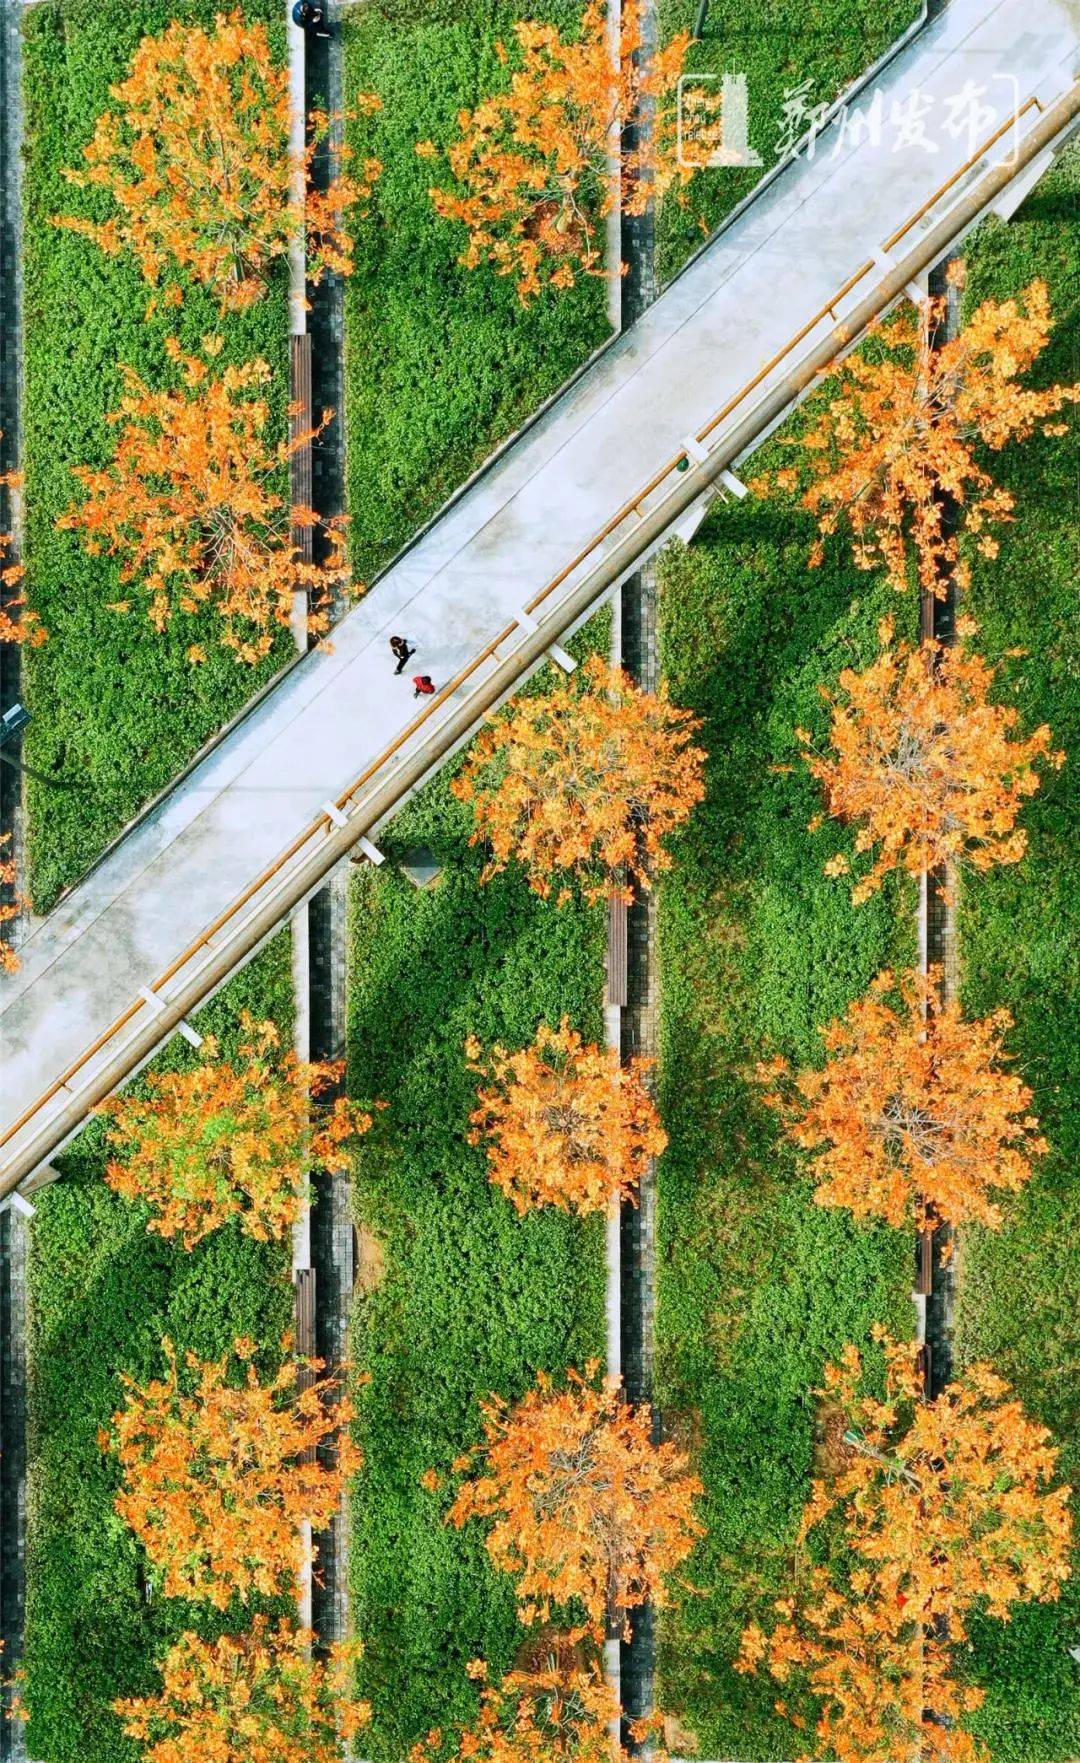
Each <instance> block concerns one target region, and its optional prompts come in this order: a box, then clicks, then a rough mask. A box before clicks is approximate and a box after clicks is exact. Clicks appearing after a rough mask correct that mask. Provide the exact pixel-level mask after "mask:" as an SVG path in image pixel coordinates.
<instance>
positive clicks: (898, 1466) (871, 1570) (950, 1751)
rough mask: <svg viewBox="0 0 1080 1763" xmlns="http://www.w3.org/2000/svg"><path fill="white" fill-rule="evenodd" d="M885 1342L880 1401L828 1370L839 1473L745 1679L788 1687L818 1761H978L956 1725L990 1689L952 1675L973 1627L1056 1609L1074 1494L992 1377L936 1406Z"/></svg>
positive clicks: (855, 1381) (784, 1709)
mask: <svg viewBox="0 0 1080 1763" xmlns="http://www.w3.org/2000/svg"><path fill="white" fill-rule="evenodd" d="M874 1333H875V1337H876V1338H877V1340H878V1341H879V1342H880V1344H881V1346H882V1349H883V1351H884V1354H885V1361H886V1392H885V1399H884V1400H878V1399H877V1398H876V1397H874V1396H872V1395H870V1394H868V1393H867V1391H866V1388H865V1379H864V1372H863V1361H862V1355H861V1354H860V1352H859V1351H858V1349H857V1348H855V1347H853V1346H849V1347H847V1348H845V1350H844V1354H843V1358H842V1361H841V1363H840V1365H839V1366H830V1367H829V1368H828V1369H827V1371H826V1374H825V1388H824V1390H823V1391H820V1392H819V1394H821V1395H822V1396H824V1398H825V1399H826V1402H827V1403H828V1405H829V1408H830V1409H831V1410H832V1411H833V1412H834V1414H835V1416H836V1427H835V1430H836V1433H837V1437H836V1440H835V1447H836V1448H835V1449H834V1451H833V1453H832V1455H833V1456H834V1457H836V1458H837V1459H838V1461H837V1463H836V1466H835V1467H834V1468H833V1469H832V1470H831V1471H830V1473H829V1474H828V1475H827V1476H825V1477H822V1478H821V1479H818V1480H815V1481H814V1483H813V1487H812V1490H811V1495H810V1499H809V1501H808V1502H807V1505H806V1509H805V1511H804V1513H803V1517H802V1523H801V1525H800V1528H799V1533H798V1549H799V1553H798V1563H797V1568H796V1582H795V1585H794V1588H793V1590H792V1591H791V1592H790V1593H789V1594H787V1595H786V1596H785V1597H783V1598H780V1599H779V1600H777V1602H776V1605H775V1615H776V1619H775V1620H774V1621H772V1622H771V1623H770V1624H769V1625H768V1627H765V1626H763V1625H761V1624H758V1623H752V1624H750V1626H749V1627H748V1628H747V1629H746V1631H745V1633H744V1634H743V1638H742V1645H741V1650H740V1654H739V1658H738V1660H737V1662H736V1670H739V1671H756V1670H758V1669H759V1668H762V1667H764V1668H765V1669H766V1670H768V1671H769V1672H770V1673H771V1674H772V1676H773V1677H774V1678H775V1679H776V1680H777V1682H778V1683H780V1684H781V1685H782V1686H783V1688H784V1691H785V1694H784V1699H783V1700H782V1701H781V1702H778V1704H777V1707H778V1709H779V1710H780V1712H781V1713H785V1714H787V1715H788V1716H789V1717H790V1718H791V1719H792V1721H793V1724H795V1725H796V1726H797V1727H798V1728H799V1729H800V1730H807V1732H808V1736H811V1737H812V1740H813V1752H812V1755H814V1756H818V1757H822V1758H829V1759H836V1760H837V1763H897V1759H898V1758H902V1757H907V1756H911V1755H922V1756H926V1757H929V1758H932V1759H935V1760H938V1759H940V1760H942V1763H944V1759H946V1758H947V1759H950V1760H951V1763H972V1760H974V1759H977V1758H983V1757H984V1756H985V1753H984V1752H983V1751H982V1749H981V1747H979V1746H977V1745H976V1744H975V1743H974V1741H973V1739H972V1738H971V1735H970V1733H968V1732H967V1731H966V1730H965V1729H964V1727H963V1724H962V1723H963V1721H964V1718H965V1716H966V1715H968V1714H970V1713H972V1712H973V1711H974V1710H975V1709H976V1708H977V1707H978V1706H979V1705H980V1703H981V1701H982V1699H983V1692H982V1691H981V1690H979V1689H975V1688H973V1687H971V1686H968V1685H964V1684H962V1683H958V1682H957V1681H955V1678H954V1675H953V1673H954V1656H955V1653H956V1650H957V1648H959V1647H961V1646H962V1645H963V1643H964V1642H965V1641H966V1639H967V1628H966V1621H967V1618H968V1616H969V1615H970V1613H971V1612H972V1611H973V1610H975V1609H979V1610H981V1611H983V1612H984V1613H985V1614H986V1615H988V1616H990V1617H993V1618H998V1619H1000V1620H1003V1621H1007V1620H1008V1618H1009V1615H1010V1613H1011V1611H1012V1608H1013V1606H1014V1605H1015V1604H1017V1603H1023V1602H1029V1601H1032V1600H1036V1601H1040V1602H1049V1601H1052V1600H1054V1599H1056V1598H1058V1597H1059V1596H1060V1593H1061V1587H1062V1584H1063V1583H1064V1581H1065V1580H1066V1579H1067V1578H1068V1575H1069V1572H1070V1566H1069V1555H1070V1542H1071V1518H1070V1514H1069V1497H1070V1494H1071V1489H1069V1488H1067V1487H1055V1486H1054V1485H1053V1483H1054V1481H1055V1478H1056V1473H1057V1459H1058V1451H1057V1448H1056V1447H1055V1446H1054V1445H1053V1444H1052V1442H1051V1438H1050V1434H1049V1432H1048V1430H1047V1428H1046V1427H1044V1426H1039V1425H1038V1424H1036V1422H1034V1421H1033V1420H1031V1419H1029V1417H1028V1416H1027V1415H1026V1414H1025V1412H1024V1410H1023V1408H1022V1406H1021V1404H1020V1403H1019V1402H1018V1401H1017V1400H1016V1399H1015V1397H1013V1396H1012V1394H1011V1392H1010V1390H1009V1387H1008V1385H1007V1384H1006V1383H1005V1382H1004V1381H1003V1380H1002V1379H1001V1378H1000V1377H998V1376H997V1375H996V1373H995V1372H993V1371H992V1370H991V1369H990V1367H989V1366H987V1365H981V1364H979V1365H971V1366H969V1367H968V1368H967V1370H966V1371H965V1372H964V1373H963V1375H962V1376H961V1377H959V1378H958V1379H957V1380H956V1381H955V1382H954V1383H952V1384H950V1385H949V1386H948V1387H947V1388H946V1389H945V1391H944V1392H943V1393H942V1394H941V1395H940V1396H939V1397H937V1399H936V1400H935V1401H932V1402H925V1401H922V1400H919V1399H918V1397H919V1395H920V1381H919V1371H918V1368H917V1354H916V1349H915V1348H914V1347H913V1346H912V1345H910V1344H903V1343H901V1344H897V1343H895V1342H892V1341H890V1339H889V1338H888V1335H887V1334H886V1332H885V1331H884V1330H883V1329H882V1328H880V1327H878V1328H876V1329H875V1331H874ZM841 1427H843V1428H844V1430H843V1435H842V1439H841V1438H840V1437H839V1429H840V1428H841ZM811 1542H812V1544H813V1546H808V1545H810V1544H811ZM799 1684H802V1685H805V1686H806V1687H807V1688H808V1689H809V1690H810V1691H811V1692H812V1694H813V1696H814V1698H815V1699H816V1701H817V1703H818V1705H819V1708H820V1714H819V1717H818V1719H817V1722H816V1724H815V1725H814V1726H813V1727H812V1728H811V1729H807V1725H806V1720H805V1717H804V1716H803V1715H801V1714H799V1712H798V1710H797V1709H793V1708H792V1707H791V1704H790V1700H789V1695H790V1690H791V1689H792V1688H793V1687H794V1686H796V1685H799ZM954 1723H957V1724H954Z"/></svg>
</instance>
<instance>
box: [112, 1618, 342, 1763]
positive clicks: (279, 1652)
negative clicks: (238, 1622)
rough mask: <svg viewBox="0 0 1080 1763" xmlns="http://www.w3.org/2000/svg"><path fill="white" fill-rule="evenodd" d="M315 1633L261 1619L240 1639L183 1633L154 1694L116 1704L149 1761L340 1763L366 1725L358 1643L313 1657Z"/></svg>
mask: <svg viewBox="0 0 1080 1763" xmlns="http://www.w3.org/2000/svg"><path fill="white" fill-rule="evenodd" d="M313 1638H314V1637H313V1635H312V1634H311V1631H310V1630H309V1629H303V1628H296V1627H294V1625H293V1624H292V1623H291V1622H289V1621H287V1620H286V1619H285V1618H282V1620H281V1621H280V1622H279V1623H278V1624H277V1625H276V1626H273V1625H271V1622H270V1619H269V1617H267V1616H256V1617H255V1618H254V1621H253V1622H252V1625H251V1628H250V1629H249V1630H248V1631H247V1632H246V1633H244V1634H240V1635H228V1634H226V1635H222V1636H221V1638H220V1639H219V1640H216V1641H206V1640H203V1639H201V1638H200V1636H199V1635H196V1634H191V1633H186V1634H183V1635H181V1637H180V1639H179V1640H178V1641H177V1642H176V1643H175V1644H174V1645H173V1646H172V1647H170V1649H169V1651H168V1653H167V1654H166V1656H165V1661H164V1663H163V1665H162V1667H161V1674H162V1688H161V1690H160V1692H159V1693H158V1694H157V1695H154V1696H133V1697H131V1698H129V1699H127V1700H124V1701H118V1702H114V1703H113V1707H114V1708H115V1710H116V1712H117V1714H119V1715H120V1717H121V1719H122V1720H123V1723H124V1730H125V1731H126V1733H127V1735H128V1737H129V1738H132V1739H135V1740H140V1741H142V1742H143V1743H144V1744H145V1746H146V1749H145V1751H144V1753H143V1755H144V1757H145V1759H146V1763H203V1760H204V1759H205V1760H206V1763H210V1760H211V1759H212V1760H213V1763H340V1758H341V1745H342V1744H343V1743H345V1742H347V1741H348V1740H349V1739H351V1738H354V1737H355V1736H356V1734H357V1733H358V1732H360V1731H361V1730H362V1728H363V1727H364V1726H365V1725H366V1724H367V1721H368V1720H369V1718H370V1709H369V1708H368V1706H367V1704H366V1703H364V1702H358V1701H356V1699H355V1692H354V1685H353V1680H354V1675H355V1670H356V1661H357V1659H358V1657H359V1653H360V1649H359V1647H358V1646H357V1644H356V1643H355V1642H350V1643H346V1644H345V1645H339V1646H335V1647H332V1648H331V1649H330V1655H329V1658H328V1659H327V1660H326V1661H323V1660H319V1659H313V1658H312V1657H311V1655H310V1647H311V1643H312V1640H313Z"/></svg>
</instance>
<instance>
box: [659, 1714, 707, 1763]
mask: <svg viewBox="0 0 1080 1763" xmlns="http://www.w3.org/2000/svg"><path fill="white" fill-rule="evenodd" d="M664 1749H665V1751H666V1752H667V1754H668V1756H669V1757H696V1756H697V1754H698V1751H699V1749H700V1745H699V1742H698V1736H697V1733H696V1732H693V1731H691V1729H690V1727H688V1726H684V1725H683V1723H682V1721H681V1720H678V1719H676V1717H675V1715H674V1714H665V1715H664Z"/></svg>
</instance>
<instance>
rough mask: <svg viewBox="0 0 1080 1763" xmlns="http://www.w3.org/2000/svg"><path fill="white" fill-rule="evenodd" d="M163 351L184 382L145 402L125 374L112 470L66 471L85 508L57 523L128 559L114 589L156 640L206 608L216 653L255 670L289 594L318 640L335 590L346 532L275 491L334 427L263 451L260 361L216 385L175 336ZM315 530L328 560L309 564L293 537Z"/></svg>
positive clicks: (215, 346)
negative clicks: (131, 601)
mask: <svg viewBox="0 0 1080 1763" xmlns="http://www.w3.org/2000/svg"><path fill="white" fill-rule="evenodd" d="M166 347H167V348H168V350H169V353H170V355H171V356H172V358H173V359H174V360H175V361H176V362H177V363H178V364H179V366H180V368H181V371H182V376H183V383H182V385H180V386H179V387H177V388H175V389H173V390H170V391H157V392H156V391H152V390H151V389H150V387H149V386H147V385H145V384H144V382H143V381H142V380H141V379H140V378H139V376H138V374H137V373H135V371H134V369H132V368H130V367H124V368H122V369H121V372H122V373H123V376H124V384H125V393H124V397H123V399H122V400H121V403H120V407H119V409H118V410H115V411H113V412H112V414H111V416H110V418H109V420H110V422H112V423H113V424H114V425H115V426H116V428H117V443H116V452H115V454H114V457H113V460H112V462H111V464H109V465H108V466H106V467H105V469H104V470H103V471H95V470H93V469H92V468H91V467H90V466H85V465H80V466H75V467H74V468H73V470H74V475H75V477H77V478H78V480H79V482H80V483H81V485H82V487H83V490H84V492H85V495H84V500H83V501H82V503H81V504H79V505H77V506H75V507H72V508H71V509H69V511H68V512H67V514H65V515H63V516H62V517H61V519H60V520H59V521H58V522H57V525H58V526H59V527H61V528H69V529H71V530H72V531H76V532H81V533H82V534H83V543H84V545H85V547H86V550H87V551H88V552H89V553H90V554H91V555H92V556H96V555H98V554H99V553H101V552H105V553H106V554H107V555H109V556H110V557H122V558H123V560H124V561H123V567H122V569H121V572H120V579H121V581H122V582H125V583H126V582H138V583H139V584H140V587H141V588H142V589H143V591H144V592H145V593H146V594H147V596H148V599H149V604H148V607H147V612H148V616H149V618H150V622H151V624H153V625H154V627H155V629H157V630H163V629H164V628H165V626H166V625H167V624H168V623H169V621H170V620H171V619H172V617H173V615H174V613H175V612H177V611H181V612H195V611H197V610H198V608H199V607H201V606H204V605H210V606H212V607H213V609H214V610H215V611H216V612H217V614H218V615H219V617H220V619H221V642H222V644H223V645H224V646H225V647H226V648H229V649H232V650H233V651H234V653H235V654H236V656H237V659H238V660H240V661H245V662H252V663H253V662H256V661H259V660H261V659H262V658H263V656H265V655H266V654H267V653H268V651H269V649H270V644H271V641H272V634H271V627H272V626H273V625H279V626H284V627H288V624H289V620H290V618H291V615H292V606H293V595H294V593H295V592H297V591H298V590H301V591H304V592H306V593H307V594H308V596H309V598H310V601H311V606H312V610H311V612H310V614H309V620H308V622H309V627H310V629H311V630H313V631H315V632H320V631H323V630H325V629H326V627H327V624H328V618H327V613H326V602H327V600H328V598H329V595H330V592H331V590H332V589H333V588H334V587H335V586H337V585H339V584H341V583H343V582H344V581H345V580H346V579H347V569H346V562H345V542H344V533H343V531H342V526H343V523H342V522H341V521H338V520H334V521H330V522H326V523H320V522H318V520H317V517H316V516H315V514H314V513H313V512H312V510H311V509H310V508H292V509H290V507H289V502H288V497H287V495H285V494H282V490H283V489H284V488H285V487H286V485H287V481H288V479H287V474H288V467H289V460H290V459H291V457H292V455H293V454H294V453H295V452H296V451H297V449H298V448H300V447H302V446H304V445H305V444H306V443H307V442H308V441H309V440H311V439H312V437H313V435H314V434H315V433H321V428H322V427H324V426H325V423H326V422H327V421H329V420H330V416H329V415H328V416H327V417H326V418H324V422H323V424H322V425H321V426H320V429H319V430H311V429H307V430H305V431H304V432H303V433H301V434H297V435H294V436H293V438H292V439H291V440H288V441H279V442H277V443H275V444H271V443H270V442H268V441H267V439H266V434H265V431H266V425H267V422H268V421H269V417H270V409H269V404H268V402H267V398H266V394H265V387H266V385H267V383H268V382H269V379H270V369H269V367H268V366H267V364H266V362H265V361H258V360H256V361H250V362H248V363H247V364H246V365H245V366H243V367H227V368H225V369H224V371H223V372H222V373H221V374H220V375H218V376H217V377H212V376H210V375H209V373H208V369H207V366H206V363H205V362H203V361H200V360H198V359H197V358H196V357H194V356H190V355H185V354H183V353H182V351H181V350H180V347H179V345H178V344H177V343H176V342H175V340H174V339H172V338H170V339H169V342H168V344H167V345H166ZM220 347H221V341H220V338H216V339H215V338H207V339H206V340H205V342H204V348H205V350H206V351H207V353H208V354H216V353H218V351H219V350H220ZM293 409H294V412H295V410H297V409H299V406H295V407H293ZM277 485H280V486H281V487H280V488H278V487H275V486H277ZM316 525H319V526H320V527H321V530H322V532H323V534H324V535H325V538H326V541H327V545H328V550H329V556H328V560H327V561H326V562H325V563H321V564H314V563H305V562H304V561H303V559H302V556H301V553H300V551H299V549H298V547H297V546H296V544H295V543H294V537H295V534H294V531H293V529H294V528H300V527H314V526H316ZM120 609H121V610H125V611H126V610H127V606H126V602H121V603H120Z"/></svg>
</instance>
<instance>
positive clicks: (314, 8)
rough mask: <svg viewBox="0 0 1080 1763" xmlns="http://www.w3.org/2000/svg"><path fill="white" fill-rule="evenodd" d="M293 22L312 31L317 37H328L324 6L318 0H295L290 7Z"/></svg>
mask: <svg viewBox="0 0 1080 1763" xmlns="http://www.w3.org/2000/svg"><path fill="white" fill-rule="evenodd" d="M292 16H293V24H298V25H300V26H301V27H302V29H303V30H305V31H314V32H315V35H316V36H317V37H328V36H329V35H330V32H329V31H328V30H327V29H326V8H325V7H324V6H320V5H319V0H296V5H295V6H294V7H293V9H292Z"/></svg>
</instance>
